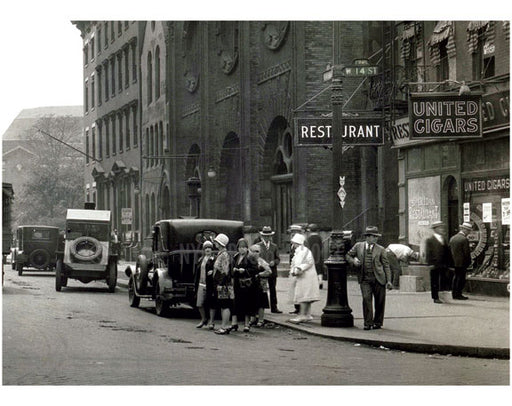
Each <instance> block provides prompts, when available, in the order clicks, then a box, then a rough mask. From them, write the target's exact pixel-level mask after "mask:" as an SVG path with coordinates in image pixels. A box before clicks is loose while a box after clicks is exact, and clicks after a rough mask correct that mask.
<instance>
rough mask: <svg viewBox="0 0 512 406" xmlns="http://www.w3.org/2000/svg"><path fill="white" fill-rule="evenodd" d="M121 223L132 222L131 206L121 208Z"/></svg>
mask: <svg viewBox="0 0 512 406" xmlns="http://www.w3.org/2000/svg"><path fill="white" fill-rule="evenodd" d="M121 224H132V209H131V207H128V208H122V209H121Z"/></svg>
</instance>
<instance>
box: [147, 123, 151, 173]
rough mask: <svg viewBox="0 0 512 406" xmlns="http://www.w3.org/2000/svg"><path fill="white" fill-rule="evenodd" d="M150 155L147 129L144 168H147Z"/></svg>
mask: <svg viewBox="0 0 512 406" xmlns="http://www.w3.org/2000/svg"><path fill="white" fill-rule="evenodd" d="M150 155H151V152H150V146H149V128H146V168H149V156H150Z"/></svg>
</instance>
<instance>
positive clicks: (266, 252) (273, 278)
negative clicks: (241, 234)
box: [258, 226, 282, 313]
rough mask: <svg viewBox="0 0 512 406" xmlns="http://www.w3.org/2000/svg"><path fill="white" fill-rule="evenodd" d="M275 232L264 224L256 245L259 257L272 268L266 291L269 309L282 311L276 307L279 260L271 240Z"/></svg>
mask: <svg viewBox="0 0 512 406" xmlns="http://www.w3.org/2000/svg"><path fill="white" fill-rule="evenodd" d="M274 234H275V232H274V231H272V228H271V227H270V226H264V227H263V229H262V230H261V231H260V236H261V241H260V242H259V243H258V245H259V246H260V247H261V249H260V251H261V252H260V258H262V259H264V260H265V261H267V263H268V264H269V265H270V269H271V270H272V275H270V276H269V278H268V291H269V293H270V311H271V312H272V313H282V311H281V310H279V309H278V308H277V294H276V282H277V265H279V262H280V261H281V260H280V259H279V250H278V248H277V245H276V244H274V243H273V242H272V236H273V235H274Z"/></svg>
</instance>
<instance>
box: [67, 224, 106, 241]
mask: <svg viewBox="0 0 512 406" xmlns="http://www.w3.org/2000/svg"><path fill="white" fill-rule="evenodd" d="M84 236H86V237H93V238H96V239H97V240H100V241H108V240H110V226H109V224H108V223H107V224H105V223H77V222H71V221H70V222H68V224H67V235H66V238H67V239H70V240H74V239H76V238H78V237H84Z"/></svg>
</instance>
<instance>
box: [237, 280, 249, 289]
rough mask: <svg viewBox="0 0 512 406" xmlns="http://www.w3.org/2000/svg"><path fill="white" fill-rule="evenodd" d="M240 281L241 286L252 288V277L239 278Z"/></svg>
mask: <svg viewBox="0 0 512 406" xmlns="http://www.w3.org/2000/svg"><path fill="white" fill-rule="evenodd" d="M238 283H239V285H240V287H241V288H250V287H251V286H252V278H239V279H238Z"/></svg>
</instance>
